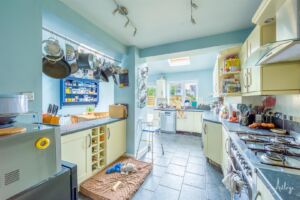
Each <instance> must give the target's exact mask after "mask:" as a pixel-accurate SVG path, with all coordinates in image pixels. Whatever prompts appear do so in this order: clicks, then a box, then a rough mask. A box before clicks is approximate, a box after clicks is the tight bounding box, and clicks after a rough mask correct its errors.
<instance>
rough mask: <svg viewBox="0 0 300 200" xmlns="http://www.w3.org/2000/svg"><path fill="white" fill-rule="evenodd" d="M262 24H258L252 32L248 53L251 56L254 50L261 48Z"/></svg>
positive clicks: (249, 38)
mask: <svg viewBox="0 0 300 200" xmlns="http://www.w3.org/2000/svg"><path fill="white" fill-rule="evenodd" d="M260 31H261V29H260V26H256V27H255V28H254V29H253V31H252V32H251V33H250V35H249V37H248V39H247V41H248V44H247V47H248V48H247V54H248V56H247V57H249V56H250V55H251V54H252V53H253V52H255V51H256V50H257V49H259V47H260V45H261V37H260V33H261V32H260Z"/></svg>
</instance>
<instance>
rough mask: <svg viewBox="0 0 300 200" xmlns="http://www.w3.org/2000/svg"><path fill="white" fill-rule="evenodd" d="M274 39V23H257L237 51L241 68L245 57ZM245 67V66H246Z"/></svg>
mask: <svg viewBox="0 0 300 200" xmlns="http://www.w3.org/2000/svg"><path fill="white" fill-rule="evenodd" d="M275 41H276V23H275V22H273V23H269V24H265V25H263V26H260V25H257V26H256V27H255V28H254V29H253V31H252V32H251V33H250V35H249V36H248V38H247V39H246V40H245V42H244V43H243V45H242V47H241V50H240V52H239V58H240V60H241V64H242V68H243V67H244V66H245V64H246V61H247V58H248V57H249V56H251V54H253V53H254V52H255V51H256V50H257V49H259V48H260V47H261V46H263V45H265V44H268V43H272V42H275ZM246 67H247V66H246Z"/></svg>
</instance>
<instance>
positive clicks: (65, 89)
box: [60, 77, 99, 107]
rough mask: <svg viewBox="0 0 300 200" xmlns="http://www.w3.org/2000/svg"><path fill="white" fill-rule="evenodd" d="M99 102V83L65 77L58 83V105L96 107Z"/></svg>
mask: <svg viewBox="0 0 300 200" xmlns="http://www.w3.org/2000/svg"><path fill="white" fill-rule="evenodd" d="M98 102H99V81H96V80H90V79H80V78H74V77H67V78H65V79H62V80H61V82H60V105H61V107H62V106H72V105H93V104H94V105H96V104H98Z"/></svg>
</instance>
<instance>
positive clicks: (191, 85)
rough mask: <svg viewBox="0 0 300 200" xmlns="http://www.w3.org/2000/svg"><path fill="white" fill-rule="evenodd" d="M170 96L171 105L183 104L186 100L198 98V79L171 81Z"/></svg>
mask: <svg viewBox="0 0 300 200" xmlns="http://www.w3.org/2000/svg"><path fill="white" fill-rule="evenodd" d="M168 91H169V92H168V97H169V104H170V105H171V106H181V105H183V104H184V101H185V100H189V101H190V102H192V101H197V100H198V82H197V81H180V82H170V83H169V84H168Z"/></svg>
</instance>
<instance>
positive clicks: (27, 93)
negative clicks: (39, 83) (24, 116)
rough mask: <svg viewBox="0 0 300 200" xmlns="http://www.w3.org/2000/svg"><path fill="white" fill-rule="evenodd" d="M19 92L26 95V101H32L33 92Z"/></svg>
mask: <svg viewBox="0 0 300 200" xmlns="http://www.w3.org/2000/svg"><path fill="white" fill-rule="evenodd" d="M21 94H23V95H25V96H27V99H28V101H34V92H22V93H21Z"/></svg>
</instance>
